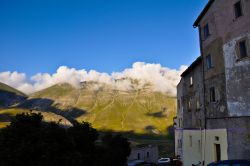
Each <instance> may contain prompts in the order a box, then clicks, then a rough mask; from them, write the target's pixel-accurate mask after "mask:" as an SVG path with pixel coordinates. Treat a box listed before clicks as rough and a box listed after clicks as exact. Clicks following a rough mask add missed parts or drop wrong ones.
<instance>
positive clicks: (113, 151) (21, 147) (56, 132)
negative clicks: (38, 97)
mask: <svg viewBox="0 0 250 166" xmlns="http://www.w3.org/2000/svg"><path fill="white" fill-rule="evenodd" d="M97 139H98V132H97V130H95V129H94V128H92V127H91V125H90V124H89V123H86V122H83V123H77V122H76V123H75V124H74V125H73V126H72V127H70V128H68V129H65V128H63V127H61V126H60V124H58V123H46V122H44V121H43V116H42V115H41V114H36V113H23V114H19V115H17V116H16V117H14V119H13V120H12V121H11V124H10V125H9V126H7V127H6V128H4V129H2V130H0V149H1V150H0V165H1V166H17V165H18V166H20V165H25V166H55V165H60V166H80V165H81V166H84V165H88V166H103V165H104V164H103V163H107V164H110V165H108V166H112V165H114V166H124V164H125V163H126V161H127V156H128V155H129V153H130V148H129V143H128V141H127V139H125V138H123V137H121V136H112V135H107V136H105V137H104V138H103V141H102V142H101V143H100V144H98V145H97V144H96V142H97Z"/></svg>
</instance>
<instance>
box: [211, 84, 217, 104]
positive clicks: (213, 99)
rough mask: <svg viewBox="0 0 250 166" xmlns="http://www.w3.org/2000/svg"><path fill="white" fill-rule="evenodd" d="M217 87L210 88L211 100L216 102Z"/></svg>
mask: <svg viewBox="0 0 250 166" xmlns="http://www.w3.org/2000/svg"><path fill="white" fill-rule="evenodd" d="M215 100H216V99H215V88H214V87H211V88H210V102H215Z"/></svg>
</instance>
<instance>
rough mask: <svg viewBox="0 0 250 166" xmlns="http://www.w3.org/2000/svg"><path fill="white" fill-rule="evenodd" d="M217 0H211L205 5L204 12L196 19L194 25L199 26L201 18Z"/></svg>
mask: <svg viewBox="0 0 250 166" xmlns="http://www.w3.org/2000/svg"><path fill="white" fill-rule="evenodd" d="M214 1H215V0H209V1H208V3H207V4H206V6H205V7H204V9H203V10H202V12H201V13H200V15H199V16H198V18H197V19H196V20H195V22H194V24H193V26H194V27H195V28H196V27H197V26H199V23H200V21H201V19H202V18H203V17H204V15H205V14H206V13H207V11H208V10H209V9H210V7H211V6H212V4H213V3H214Z"/></svg>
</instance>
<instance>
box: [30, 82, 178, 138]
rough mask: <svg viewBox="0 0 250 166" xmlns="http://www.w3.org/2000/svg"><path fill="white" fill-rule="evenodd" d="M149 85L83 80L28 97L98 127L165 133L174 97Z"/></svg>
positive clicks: (43, 108) (169, 124)
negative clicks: (121, 86) (127, 87)
mask: <svg viewBox="0 0 250 166" xmlns="http://www.w3.org/2000/svg"><path fill="white" fill-rule="evenodd" d="M150 89H151V87H150V85H149V84H148V85H145V86H144V87H143V88H137V87H136V85H135V87H134V89H133V90H131V91H118V90H114V89H112V88H111V87H109V86H107V85H101V87H100V85H99V84H98V83H95V82H88V83H84V84H83V85H82V86H81V88H75V87H73V86H71V85H69V84H57V85H54V86H52V87H50V88H47V89H45V90H42V91H40V92H37V93H34V94H32V95H31V96H30V98H29V100H30V101H36V103H35V104H34V103H33V104H29V106H32V108H34V107H35V108H39V109H42V110H46V111H50V110H49V109H54V110H56V111H57V113H58V111H61V112H64V113H65V112H66V113H67V112H71V114H69V115H71V116H72V117H73V118H75V119H76V120H78V121H88V122H90V123H92V125H93V127H95V128H97V129H99V130H113V131H117V132H129V131H131V132H134V133H136V134H154V135H166V134H167V129H168V127H170V126H171V125H172V120H173V117H174V116H175V110H176V104H175V102H176V101H175V100H176V99H175V98H172V97H169V96H168V95H167V94H163V93H159V92H153V91H151V90H150ZM45 99H46V101H47V100H49V101H52V102H51V105H50V106H49V107H48V106H46V104H42V103H43V102H42V101H43V100H45ZM37 100H38V101H39V102H37ZM75 110H77V111H75ZM74 111H75V112H74ZM81 111H82V113H79V112H81ZM74 113H75V114H74Z"/></svg>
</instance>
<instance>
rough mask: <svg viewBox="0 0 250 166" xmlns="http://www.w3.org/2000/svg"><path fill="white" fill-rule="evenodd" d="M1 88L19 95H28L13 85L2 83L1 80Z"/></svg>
mask: <svg viewBox="0 0 250 166" xmlns="http://www.w3.org/2000/svg"><path fill="white" fill-rule="evenodd" d="M0 90H1V91H6V92H10V93H14V94H16V95H19V96H26V95H25V94H24V93H22V92H20V91H19V90H17V89H15V88H12V87H10V86H8V85H6V84H4V83H1V82H0Z"/></svg>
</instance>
